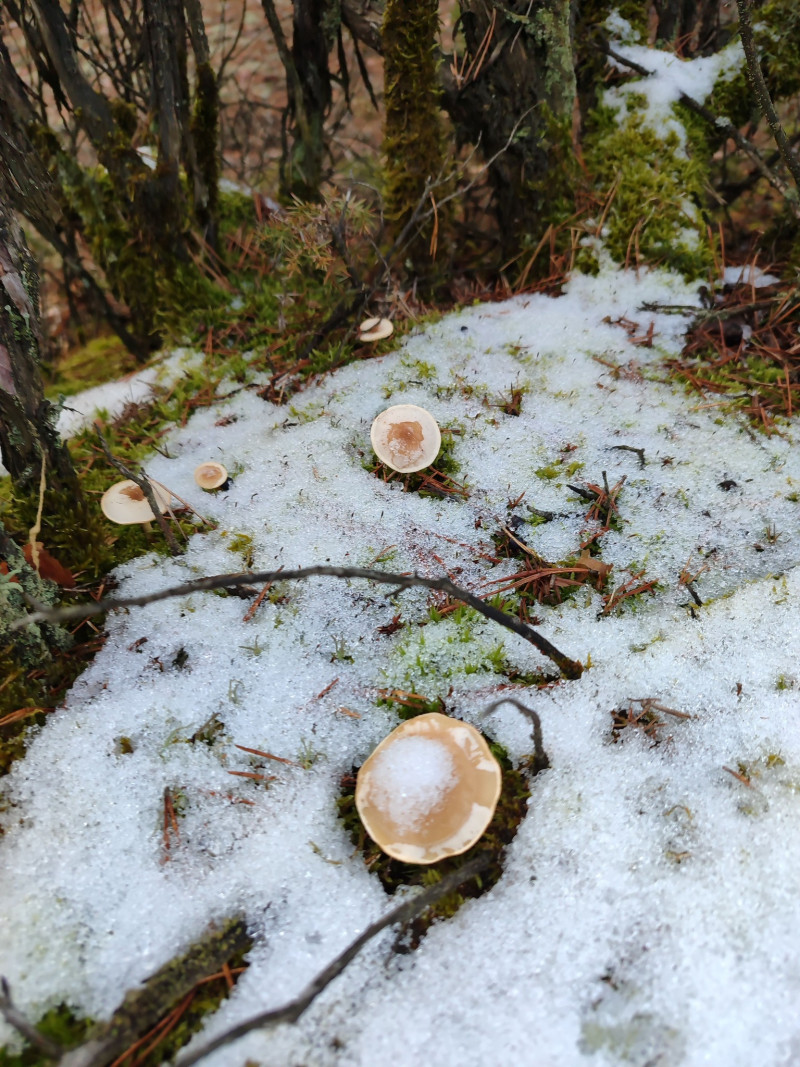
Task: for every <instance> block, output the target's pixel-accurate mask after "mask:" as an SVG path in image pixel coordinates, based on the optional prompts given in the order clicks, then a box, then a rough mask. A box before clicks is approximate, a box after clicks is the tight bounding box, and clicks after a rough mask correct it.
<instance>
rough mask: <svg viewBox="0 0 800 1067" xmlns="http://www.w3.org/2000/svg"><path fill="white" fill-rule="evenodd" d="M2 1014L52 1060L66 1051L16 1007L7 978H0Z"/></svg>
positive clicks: (26, 1038)
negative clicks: (40, 1031) (41, 1031)
mask: <svg viewBox="0 0 800 1067" xmlns="http://www.w3.org/2000/svg"><path fill="white" fill-rule="evenodd" d="M0 1015H2V1016H3V1018H4V1019H5V1021H6V1022H7V1023H8V1025H9V1026H13V1027H14V1029H15V1030H16V1031H17V1032H18V1033H20V1034H22V1036H23V1037H24V1038H25V1040H26V1041H29V1042H30V1043H31V1044H32V1045H35V1046H36V1048H38V1049H41V1050H42V1052H43V1053H44V1054H45V1056H49V1057H50V1059H51V1060H57V1059H59V1058H60V1057H61V1054H62V1053H63V1051H64V1050H63V1049H62V1048H61V1046H60V1045H57V1044H56V1043H55V1041H51V1040H50V1038H49V1037H45V1036H44V1034H40V1033H39V1031H38V1030H37V1029H36V1027H35V1026H34V1025H33V1024H32V1023H29V1022H28V1020H27V1019H26V1018H25V1016H24V1015H23V1014H22V1012H20V1011H18V1010H17V1009H16V1008H15V1007H14V1004H13V1001H12V1000H11V990H10V989H9V986H8V982H7V981H6V979H5V978H0Z"/></svg>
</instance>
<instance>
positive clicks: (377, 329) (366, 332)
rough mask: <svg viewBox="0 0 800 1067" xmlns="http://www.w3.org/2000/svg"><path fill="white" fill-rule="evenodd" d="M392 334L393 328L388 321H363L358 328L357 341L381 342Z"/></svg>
mask: <svg viewBox="0 0 800 1067" xmlns="http://www.w3.org/2000/svg"><path fill="white" fill-rule="evenodd" d="M393 333H394V326H393V325H392V323H391V320H390V319H365V320H364V322H362V323H361V325H360V326H359V327H358V339H359V341H382V340H383V339H384V338H385V337H391V336H392V334H393Z"/></svg>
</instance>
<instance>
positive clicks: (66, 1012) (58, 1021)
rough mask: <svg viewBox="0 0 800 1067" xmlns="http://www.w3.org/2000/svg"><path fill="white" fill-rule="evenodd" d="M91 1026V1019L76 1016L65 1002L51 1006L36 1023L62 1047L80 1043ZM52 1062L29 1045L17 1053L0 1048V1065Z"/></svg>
mask: <svg viewBox="0 0 800 1067" xmlns="http://www.w3.org/2000/svg"><path fill="white" fill-rule="evenodd" d="M92 1026H93V1023H92V1020H91V1019H81V1018H78V1017H77V1016H76V1015H75V1014H74V1012H73V1011H72V1009H71V1008H69V1007H67V1005H66V1004H60V1005H59V1006H58V1007H57V1008H51V1009H50V1011H48V1012H47V1013H46V1014H45V1015H43V1016H42V1017H41V1019H39V1020H38V1021H37V1023H36V1028H37V1030H38V1031H39V1033H41V1034H42V1035H43V1036H44V1037H46V1038H49V1039H50V1041H53V1042H55V1044H57V1045H60V1046H61V1048H64V1049H70V1048H74V1047H75V1046H76V1045H79V1044H81V1043H82V1042H83V1041H84V1040H85V1038H86V1036H87V1034H88V1033H89V1031H90V1030H91V1028H92ZM52 1063H53V1061H52V1060H51V1059H50V1058H49V1057H48V1056H45V1055H44V1053H43V1052H40V1051H39V1049H36V1048H33V1047H32V1046H31V1045H26V1046H25V1047H24V1048H23V1050H22V1051H21V1052H17V1053H13V1052H9V1051H8V1049H6V1048H0V1067H51V1065H52Z"/></svg>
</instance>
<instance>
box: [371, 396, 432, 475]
mask: <svg viewBox="0 0 800 1067" xmlns="http://www.w3.org/2000/svg"><path fill="white" fill-rule="evenodd" d="M370 439H371V440H372V447H373V449H374V450H375V455H376V456H377V457H378V459H379V460H380V461H381V463H385V464H386V466H387V467H391V468H392V470H394V471H400V472H401V474H412V473H413V472H414V471H421V470H422V469H423V468H424V467H430V465H431V463H433V461H434V460H435V459H436V457H437V455H438V454H439V449H440V448H441V446H442V434H441V431H440V430H439V424H438V423H437V422H436V419H435V418H434V417H433V415H431V413H430V412H429V411H426V410H425V408H420V407H417V405H416V404H393V405H392V407H390V408H387V409H386V410H385V411H382V412H381V413H380V415H378V417H377V418H376V419H375V421H374V422H373V423H372V429H371V430H370Z"/></svg>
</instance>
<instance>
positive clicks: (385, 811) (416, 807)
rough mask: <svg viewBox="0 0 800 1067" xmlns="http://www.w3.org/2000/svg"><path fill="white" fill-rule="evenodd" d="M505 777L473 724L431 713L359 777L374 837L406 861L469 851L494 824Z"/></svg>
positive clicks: (361, 802) (402, 732)
mask: <svg viewBox="0 0 800 1067" xmlns="http://www.w3.org/2000/svg"><path fill="white" fill-rule="evenodd" d="M501 787H502V772H501V770H500V765H499V764H498V762H497V760H496V759H495V758H494V756H493V755H492V754H491V752H490V751H489V746H488V745H487V744H486V742H485V741H484V739H483V738H482V737H481V735H480V734H479V733H478V731H477V730H476V729H475V727H474V726H470V725H469V724H468V723H465V722H460V721H459V720H458V719H451V718H449V717H448V716H447V715H440V714H439V713H438V712H431V713H429V714H427V715H418V716H417V717H416V718H413V719H409V720H408V722H404V723H403V724H402V725H401V726H398V728H397V729H396V730H394V731H393V732H392V733H390V734H389V736H388V737H386V738H384V740H383V741H381V743H380V744H379V745H378V747H377V748H376V749H375V751H374V752H373V753H372V755H371V756H370V757H369V758H368V759H367V760H366V761H365V763H364V764H363V766H362V767H361V770H360V771H359V772H358V780H357V782H356V798H355V799H356V808H357V809H358V814H359V815H360V817H361V821H362V822H363V824H364V826H365V828H366V830H367V833H368V834H369V835H370V837H371V838H372V839H373V841H375V843H376V844H377V845H378V847H379V848H381V849H382V850H383V851H384V852H386V853H387V855H389V856H392V857H393V858H394V859H397V860H402V861H403V862H404V863H436V862H437V861H438V860H442V859H446V858H447V857H448V856H458V855H459V854H460V853H462V852H466V851H467V849H468V848H471V847H472V846H473V845H474V844H475V842H476V841H477V840H478V839H479V838H480V837H481V836H482V835H483V833H484V832H485V830H486V828H487V826H488V825H489V823H490V822H491V820H492V816H493V815H494V810H495V808H496V806H497V801H498V798H499V797H500V790H501Z"/></svg>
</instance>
